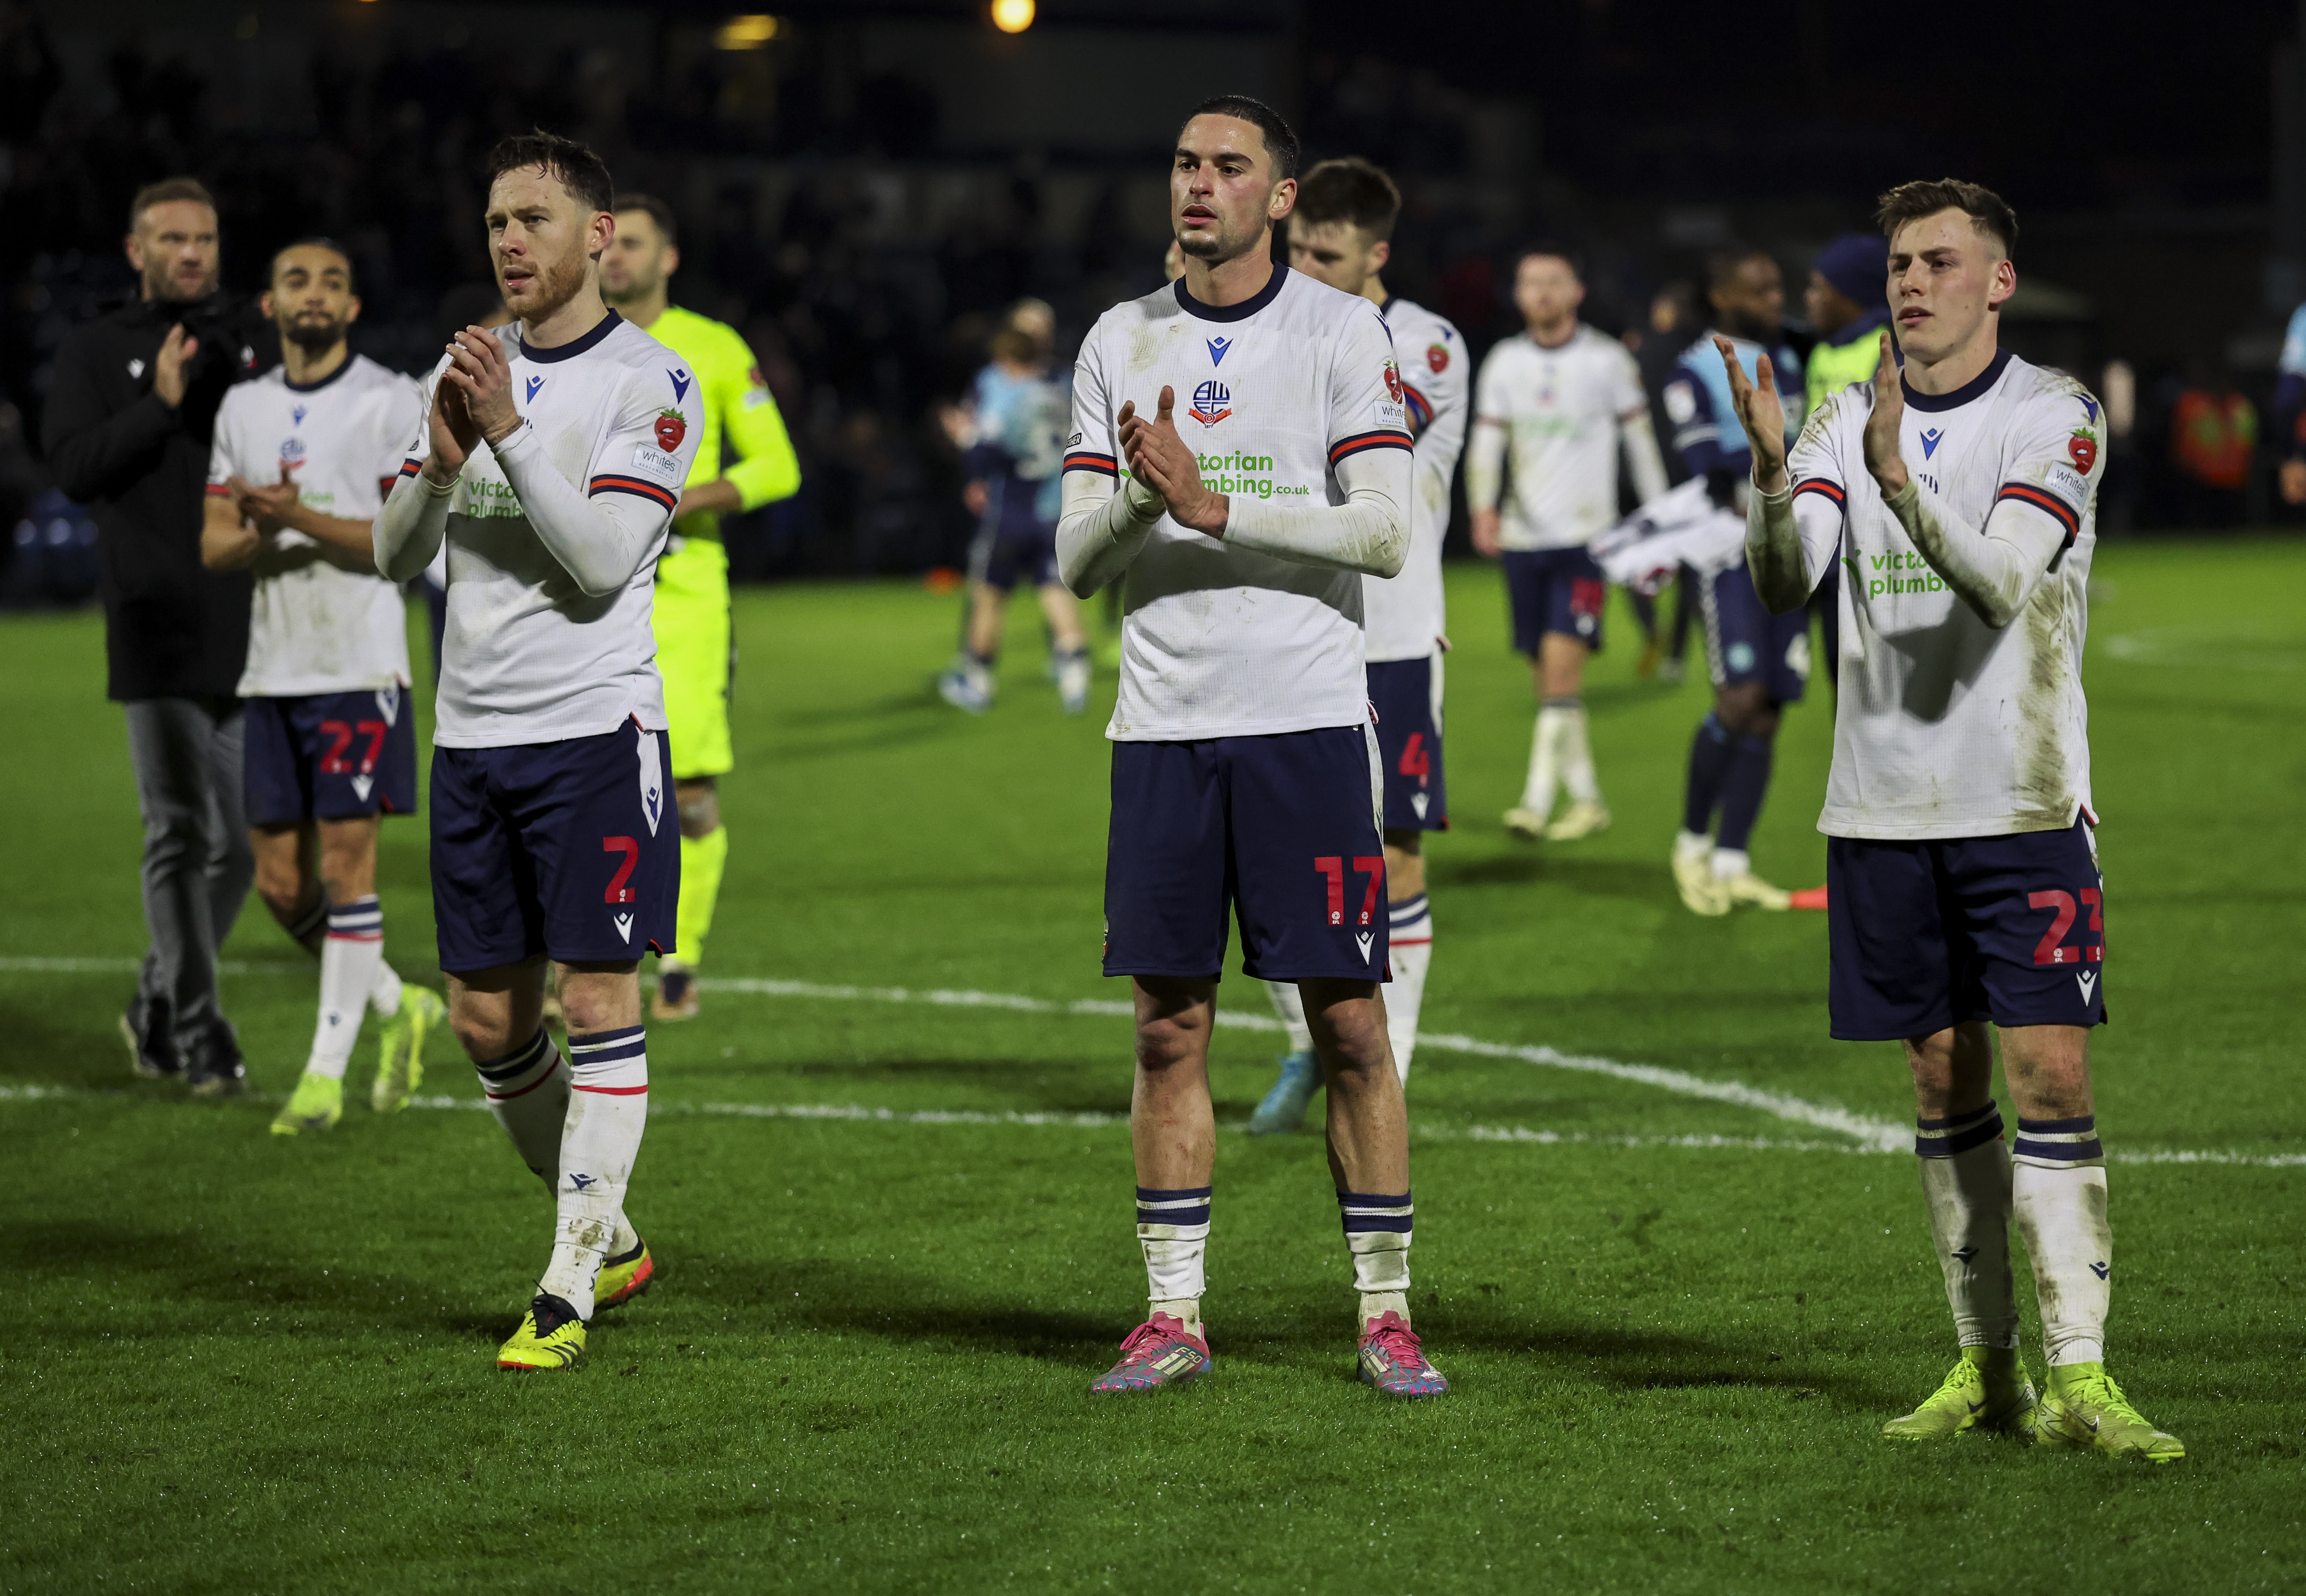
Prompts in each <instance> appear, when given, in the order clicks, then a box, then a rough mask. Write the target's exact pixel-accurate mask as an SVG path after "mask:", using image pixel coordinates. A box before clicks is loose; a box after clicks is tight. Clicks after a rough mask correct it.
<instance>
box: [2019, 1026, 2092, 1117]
mask: <svg viewBox="0 0 2306 1596" xmlns="http://www.w3.org/2000/svg"><path fill="white" fill-rule="evenodd" d="M2002 1070H2003V1076H2004V1077H2005V1078H2006V1079H2007V1080H2008V1081H2009V1083H2010V1095H2011V1097H2014V1098H2015V1099H2017V1104H2018V1112H2019V1114H2021V1115H2022V1116H2024V1117H2025V1118H2027V1119H2029V1120H2064V1119H2079V1118H2080V1117H2081V1116H2082V1115H2084V1114H2090V1113H2092V1112H2093V1109H2092V1095H2091V1091H2090V1074H2089V1032H2088V1030H2087V1029H2086V1028H2083V1027H2081V1026H2078V1025H2027V1026H2012V1027H2011V1028H2009V1029H2008V1030H2005V1031H2003V1033H2002Z"/></svg>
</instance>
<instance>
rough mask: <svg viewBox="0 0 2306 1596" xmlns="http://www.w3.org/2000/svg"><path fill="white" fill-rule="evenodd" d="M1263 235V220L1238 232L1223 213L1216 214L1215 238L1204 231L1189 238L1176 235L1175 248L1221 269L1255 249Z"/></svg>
mask: <svg viewBox="0 0 2306 1596" xmlns="http://www.w3.org/2000/svg"><path fill="white" fill-rule="evenodd" d="M1264 233H1265V227H1264V222H1263V218H1259V219H1258V221H1257V222H1256V223H1255V224H1253V225H1251V226H1248V227H1246V228H1243V229H1242V230H1240V231H1238V232H1237V231H1235V230H1234V222H1233V220H1232V219H1231V218H1228V217H1227V216H1226V214H1225V213H1224V212H1223V211H1219V212H1218V213H1217V236H1216V237H1214V238H1212V237H1210V236H1209V234H1207V233H1206V232H1204V233H1201V234H1200V235H1197V236H1195V237H1192V238H1190V239H1189V238H1187V237H1186V236H1185V235H1184V234H1183V233H1182V232H1179V233H1177V234H1176V239H1177V247H1178V248H1179V249H1181V250H1183V252H1185V253H1186V254H1188V255H1191V257H1192V258H1193V259H1194V260H1201V261H1206V262H1207V263H1208V264H1209V265H1211V266H1222V265H1224V264H1225V263H1226V261H1228V260H1239V259H1240V258H1241V257H1242V256H1243V255H1246V254H1247V253H1249V252H1250V251H1251V250H1253V249H1255V248H1256V247H1257V241H1258V240H1259V239H1260V237H1262V236H1264Z"/></svg>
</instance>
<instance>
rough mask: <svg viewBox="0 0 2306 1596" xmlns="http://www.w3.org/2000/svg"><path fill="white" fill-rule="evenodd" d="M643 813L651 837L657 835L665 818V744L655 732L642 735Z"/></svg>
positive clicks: (645, 731) (640, 748)
mask: <svg viewBox="0 0 2306 1596" xmlns="http://www.w3.org/2000/svg"><path fill="white" fill-rule="evenodd" d="M639 753H640V766H641V813H642V814H643V815H645V816H646V817H647V819H648V829H649V835H650V836H652V837H653V836H655V835H656V828H657V823H658V822H659V821H661V820H662V819H663V818H664V743H663V740H662V738H659V737H658V736H657V734H656V733H655V732H653V731H647V730H644V731H643V732H642V733H641V740H640V746H639Z"/></svg>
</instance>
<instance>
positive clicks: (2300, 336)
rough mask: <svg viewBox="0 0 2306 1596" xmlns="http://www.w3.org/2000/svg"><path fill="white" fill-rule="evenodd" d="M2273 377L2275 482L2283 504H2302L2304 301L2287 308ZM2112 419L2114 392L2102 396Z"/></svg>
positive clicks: (2305, 489)
mask: <svg viewBox="0 0 2306 1596" xmlns="http://www.w3.org/2000/svg"><path fill="white" fill-rule="evenodd" d="M2276 368H2277V371H2276V377H2275V381H2274V448H2275V457H2276V460H2278V461H2279V462H2280V464H2279V465H2277V466H2276V471H2275V483H2276V486H2277V487H2278V488H2279V489H2280V490H2281V492H2282V502H2283V503H2285V504H2306V304H2302V305H2300V306H2299V307H2298V308H2297V309H2296V310H2294V311H2293V312H2290V325H2289V326H2288V327H2287V328H2285V329H2283V334H2282V354H2281V356H2280V358H2279V359H2278V360H2277V361H2276ZM2106 409H2107V411H2108V415H2107V420H2108V421H2109V422H2111V421H2112V420H2113V415H2112V412H2113V410H2114V396H2113V395H2112V394H2111V393H2109V394H2108V395H2107V396H2106Z"/></svg>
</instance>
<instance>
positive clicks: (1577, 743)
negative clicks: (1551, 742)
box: [1556, 699, 1601, 804]
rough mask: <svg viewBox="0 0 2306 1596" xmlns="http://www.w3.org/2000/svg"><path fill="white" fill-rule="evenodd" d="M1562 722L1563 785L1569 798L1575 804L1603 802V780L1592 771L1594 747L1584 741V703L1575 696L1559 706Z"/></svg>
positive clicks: (1559, 734)
mask: <svg viewBox="0 0 2306 1596" xmlns="http://www.w3.org/2000/svg"><path fill="white" fill-rule="evenodd" d="M1559 708H1560V711H1561V719H1562V725H1561V730H1560V731H1559V733H1557V734H1556V735H1558V736H1559V738H1561V784H1562V786H1563V787H1565V788H1567V789H1568V792H1569V800H1570V802H1572V803H1576V804H1598V803H1600V802H1601V781H1600V779H1599V778H1598V777H1596V776H1595V775H1594V774H1593V746H1592V745H1591V744H1590V743H1588V742H1587V741H1586V740H1585V706H1584V704H1582V703H1580V702H1578V701H1577V700H1576V699H1568V700H1566V701H1564V702H1563V703H1562V704H1560V705H1559Z"/></svg>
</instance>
